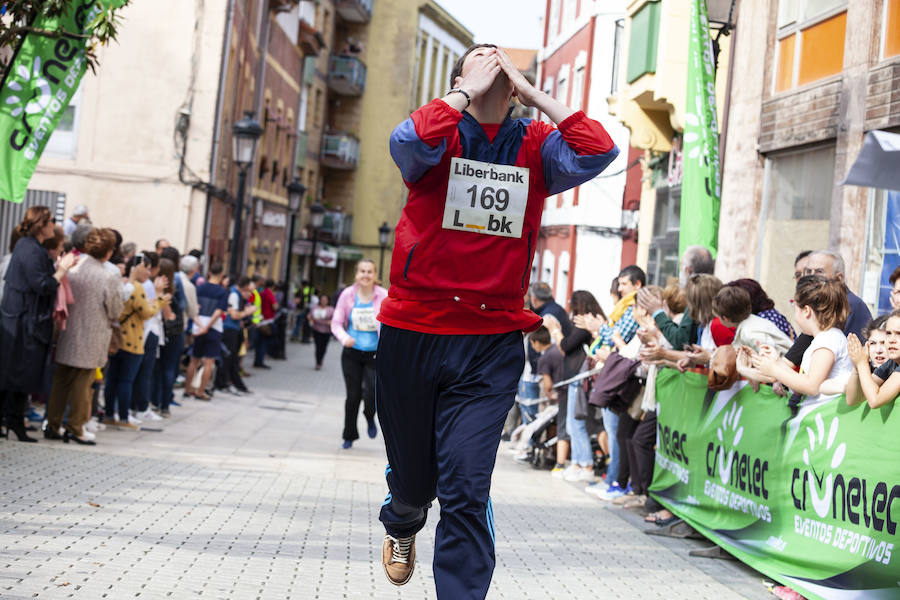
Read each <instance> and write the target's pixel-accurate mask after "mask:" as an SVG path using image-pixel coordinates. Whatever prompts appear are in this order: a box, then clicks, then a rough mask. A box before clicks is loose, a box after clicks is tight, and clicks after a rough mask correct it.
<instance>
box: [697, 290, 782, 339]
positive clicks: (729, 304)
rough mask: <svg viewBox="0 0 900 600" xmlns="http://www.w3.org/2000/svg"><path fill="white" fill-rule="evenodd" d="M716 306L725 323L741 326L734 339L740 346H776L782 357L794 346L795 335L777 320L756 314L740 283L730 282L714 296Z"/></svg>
mask: <svg viewBox="0 0 900 600" xmlns="http://www.w3.org/2000/svg"><path fill="white" fill-rule="evenodd" d="M712 309H713V313H715V315H716V316H717V317H719V320H720V321H721V322H722V325H724V326H725V327H735V328H737V329H736V331H735V334H734V342H733V344H734V346H735V348H736V349H737V348H740V347H741V346H750V347H751V348H754V349H755V350H759V348H760V347H761V346H763V345H765V346H771V347H773V348H775V350H776V351H777V352H778V355H779V356H783V355H784V354H785V353H786V352H787V351H788V350H790V349H791V345H792V344H793V342H792V341H791V338H790V337H788V336H787V335H786V334H785V333H784V332H783V331H782V330H781V329H779V328H778V326H776V325H775V323H773V322H772V321H770V320H768V319H764V318H762V317H758V316H756V315H754V314H753V312H752V311H753V306H752V304H751V302H750V294H749V293H747V290H745V289H743V288H741V287H738V286H736V285H726V286H725V287H723V288H722V289H721V290H719V291H718V293H717V294H716V297H715V298H713V303H712Z"/></svg>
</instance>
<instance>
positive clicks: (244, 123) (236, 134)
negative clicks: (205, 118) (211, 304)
mask: <svg viewBox="0 0 900 600" xmlns="http://www.w3.org/2000/svg"><path fill="white" fill-rule="evenodd" d="M262 134H263V128H262V127H261V126H260V124H259V123H258V122H257V121H256V119H254V118H253V111H250V110H248V111H245V112H244V118H243V119H241V120H240V121H238V122H237V123H235V124H234V126H233V127H232V128H231V142H232V153H231V159H232V160H233V161H234V164H235V165H237V168H238V192H237V200H236V203H235V207H234V233H233V234H232V236H231V260H230V264H229V273H230V275H231V276H232V277H236V276H237V274H238V255H240V254H241V238H242V235H241V234H242V231H241V218H242V217H243V215H244V188H245V187H246V185H247V169H249V168H250V165H252V164H253V157H254V156H255V155H256V144H257V142H258V141H259V138H260V136H261V135H262Z"/></svg>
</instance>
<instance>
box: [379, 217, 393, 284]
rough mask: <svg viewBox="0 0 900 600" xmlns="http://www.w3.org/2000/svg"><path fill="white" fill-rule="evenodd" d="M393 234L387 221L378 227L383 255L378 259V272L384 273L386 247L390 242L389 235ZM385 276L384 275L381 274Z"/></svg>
mask: <svg viewBox="0 0 900 600" xmlns="http://www.w3.org/2000/svg"><path fill="white" fill-rule="evenodd" d="M390 235H391V228H390V226H389V225H388V224H387V221H385V222H384V223H382V224H381V227H379V228H378V243H379V244H380V245H381V257H380V258H379V259H378V273H379V274H382V273H384V248H385V246H387V243H388V236H390ZM381 277H382V278H384V275H381Z"/></svg>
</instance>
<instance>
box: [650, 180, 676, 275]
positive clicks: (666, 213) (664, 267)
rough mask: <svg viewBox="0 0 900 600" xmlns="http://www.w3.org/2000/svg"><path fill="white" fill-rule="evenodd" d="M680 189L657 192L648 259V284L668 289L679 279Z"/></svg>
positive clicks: (658, 190)
mask: <svg viewBox="0 0 900 600" xmlns="http://www.w3.org/2000/svg"><path fill="white" fill-rule="evenodd" d="M680 219H681V186H676V187H661V188H657V189H656V207H655V209H654V211H653V237H652V238H651V240H650V253H649V255H648V258H647V283H650V284H652V285H665V283H666V280H667V279H668V278H669V277H677V276H678V234H679V232H680V230H681V221H680Z"/></svg>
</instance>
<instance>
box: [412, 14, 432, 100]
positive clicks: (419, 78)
mask: <svg viewBox="0 0 900 600" xmlns="http://www.w3.org/2000/svg"><path fill="white" fill-rule="evenodd" d="M419 34H420V35H421V36H422V37H421V41H420V42H419V58H418V61H417V62H416V71H417V73H416V96H415V99H416V101H415V105H416V107H418V106H421V105H422V104H425V103H426V102H428V100H429V99H428V98H426V97H425V96H426V95H427V94H425V61H426V57H427V55H428V41H429V39H430V38H429V37H428V34H427V33H424V32H421V31H420V32H419Z"/></svg>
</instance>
